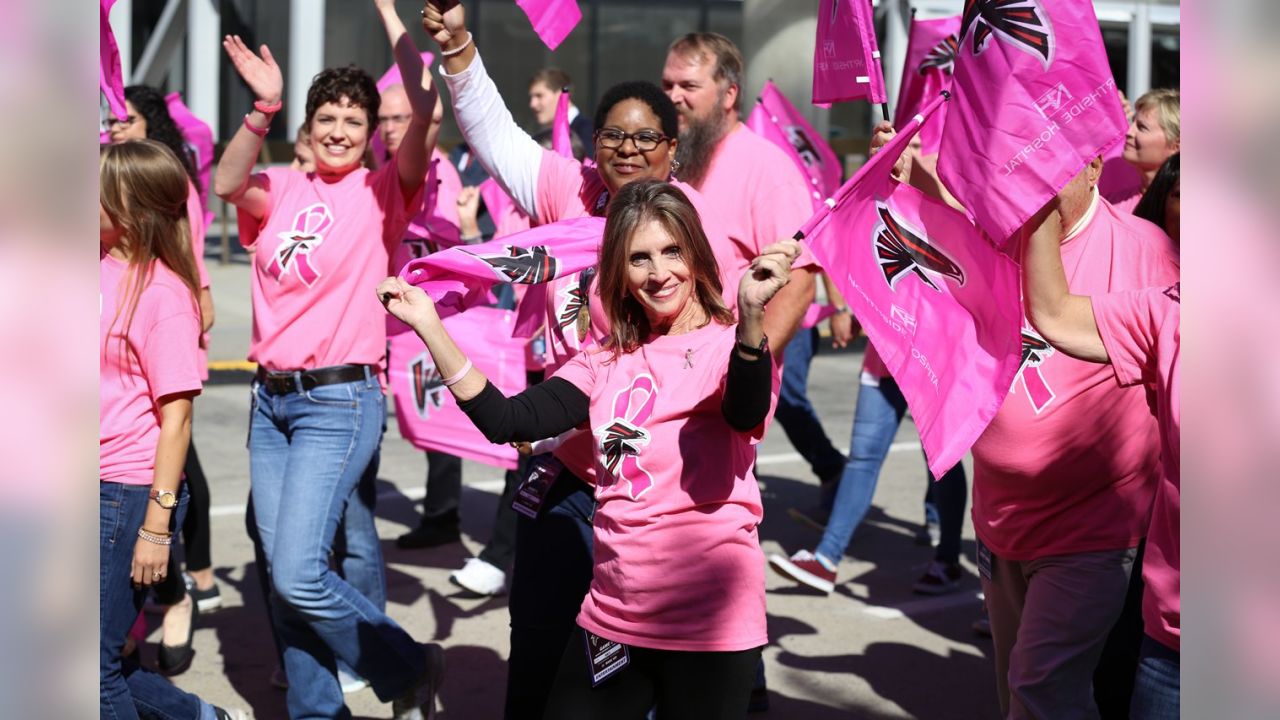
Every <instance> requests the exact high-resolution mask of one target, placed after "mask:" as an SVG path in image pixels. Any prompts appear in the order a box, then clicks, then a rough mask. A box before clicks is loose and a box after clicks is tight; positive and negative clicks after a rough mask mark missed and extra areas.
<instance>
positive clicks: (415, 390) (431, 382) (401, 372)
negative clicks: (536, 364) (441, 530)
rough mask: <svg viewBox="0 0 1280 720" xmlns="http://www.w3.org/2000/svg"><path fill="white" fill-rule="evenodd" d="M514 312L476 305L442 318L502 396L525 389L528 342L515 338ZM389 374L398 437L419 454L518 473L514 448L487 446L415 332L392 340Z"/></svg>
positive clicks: (485, 440)
mask: <svg viewBox="0 0 1280 720" xmlns="http://www.w3.org/2000/svg"><path fill="white" fill-rule="evenodd" d="M514 315H515V313H513V312H511V311H510V310H500V309H498V308H492V307H477V308H473V309H472V310H470V311H469V312H465V313H462V314H461V315H452V316H450V317H448V318H446V319H445V320H444V325H445V328H446V329H447V330H448V331H449V334H450V336H452V337H453V339H454V341H455V342H456V343H457V344H458V347H459V349H461V350H462V352H463V354H465V355H466V356H467V357H468V358H470V359H471V362H472V363H474V364H475V368H476V369H477V370H479V371H480V372H482V373H484V376H485V377H486V378H488V379H489V381H490V382H492V383H493V384H494V386H495V387H497V388H498V389H499V390H501V391H502V393H503V394H504V395H507V396H508V397H510V396H511V395H515V394H516V393H518V392H520V391H521V390H524V388H525V359H524V344H525V341H524V340H522V339H520V338H513V337H511V326H512V324H513V323H514V322H515V318H514ZM390 345H391V347H390V352H389V355H388V361H387V366H388V372H389V374H390V381H391V395H392V397H393V398H394V399H395V403H396V421H397V423H398V424H399V426H400V435H401V436H402V437H404V439H405V440H408V441H409V442H410V443H412V444H413V446H414V447H416V448H418V449H420V450H435V451H439V452H445V453H449V454H450V455H457V456H459V457H464V458H467V459H468V460H475V461H476V462H482V463H485V464H487V465H493V466H495V467H500V468H505V469H508V470H514V469H515V467H516V463H517V461H518V459H519V458H518V456H517V455H516V451H515V448H513V447H511V446H510V445H505V444H502V445H495V444H493V443H491V442H489V441H488V440H487V439H486V438H485V437H484V435H482V434H481V433H480V431H479V430H477V429H476V426H475V425H474V424H473V423H472V422H471V420H470V419H469V418H467V416H466V413H464V412H462V410H461V409H459V408H458V404H457V402H456V401H455V400H454V399H453V394H452V393H450V392H449V389H448V388H446V387H445V386H444V378H443V377H442V376H441V374H440V371H439V370H437V369H436V364H435V360H433V359H432V357H431V353H429V352H427V349H426V348H425V347H423V345H422V340H421V339H420V338H419V337H418V336H417V335H415V334H413V333H411V332H410V333H401V334H399V335H394V336H392V337H391V338H390Z"/></svg>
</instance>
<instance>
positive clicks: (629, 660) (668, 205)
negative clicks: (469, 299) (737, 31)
mask: <svg viewBox="0 0 1280 720" xmlns="http://www.w3.org/2000/svg"><path fill="white" fill-rule="evenodd" d="M799 254H800V245H799V243H796V242H795V241H790V240H787V241H783V242H780V243H775V244H773V245H770V246H769V247H766V248H764V252H763V253H762V254H761V255H760V256H759V257H757V258H755V260H753V261H752V263H751V266H750V268H749V270H748V271H747V272H745V273H744V274H743V276H742V278H741V280H740V282H739V283H738V285H737V288H738V290H737V293H736V296H737V301H738V302H737V306H738V309H739V313H738V319H737V320H736V321H735V319H734V315H733V313H731V312H730V311H729V310H728V308H727V307H726V306H725V303H724V300H723V294H724V291H723V288H722V286H721V285H720V280H719V277H720V272H719V267H718V262H717V259H716V256H715V254H714V252H713V251H712V248H711V246H710V243H708V241H707V239H706V235H705V234H704V233H703V231H702V227H701V223H700V222H699V219H698V213H697V211H696V210H695V209H694V207H693V205H692V203H691V202H690V200H689V199H688V198H687V197H686V196H685V194H684V193H683V192H681V190H680V189H679V188H678V187H677V186H676V185H675V184H673V183H666V182H660V181H655V180H642V181H638V182H634V183H628V184H626V185H625V186H623V187H622V188H621V189H619V190H618V193H617V195H616V196H615V197H614V199H613V200H612V201H611V203H610V207H609V215H608V218H607V220H606V224H605V230H604V240H603V243H602V245H601V248H600V261H599V266H598V267H599V278H600V287H601V293H600V297H601V299H602V305H603V308H602V310H603V312H604V314H605V315H606V317H607V318H608V320H609V325H610V334H609V336H608V337H607V338H605V339H604V340H603V341H602V342H601V343H599V344H597V345H595V346H593V347H590V348H586V349H584V350H583V351H582V352H580V353H578V354H577V355H575V356H574V357H573V358H572V359H570V360H569V361H568V362H567V363H565V364H563V365H561V366H560V368H559V369H558V370H557V371H556V372H555V373H554V374H553V375H552V377H551V378H550V379H548V380H547V381H545V382H543V383H541V384H539V385H535V386H533V387H532V388H530V389H528V390H525V391H524V392H522V393H520V394H519V395H517V396H515V397H512V398H506V397H504V396H503V395H502V393H501V392H499V391H498V390H497V389H496V388H495V387H494V386H493V385H492V384H491V383H489V382H488V380H486V379H485V377H484V376H483V375H482V374H481V373H480V372H479V371H477V370H475V369H474V368H473V367H472V364H471V361H470V360H468V359H467V358H466V357H465V356H464V355H463V354H462V352H461V351H460V350H459V349H458V347H457V345H455V344H454V342H453V340H452V339H451V338H450V337H449V335H448V332H447V331H446V330H445V329H444V326H443V325H442V323H441V321H440V318H439V315H437V314H436V311H435V306H434V304H433V303H432V302H431V299H430V298H429V297H428V296H427V295H426V294H425V293H424V292H423V291H422V290H421V289H420V288H417V287H414V286H412V285H409V284H408V283H406V282H404V281H403V280H401V279H399V278H387V279H386V280H384V281H383V282H382V283H381V284H380V285H379V286H378V290H377V292H378V293H379V296H380V297H381V298H382V299H383V303H384V304H385V305H386V307H387V311H388V312H390V313H391V314H392V315H394V316H395V317H396V318H398V319H400V320H401V321H403V322H405V323H406V324H408V325H409V326H410V327H412V328H413V330H414V331H415V332H416V333H417V334H418V336H419V337H420V338H422V340H423V342H424V343H425V344H426V346H427V350H428V352H430V353H431V356H432V358H433V359H434V360H435V363H436V368H437V369H438V370H439V371H440V373H441V374H442V375H444V376H445V378H446V379H445V380H444V384H445V386H446V387H448V388H449V390H450V391H451V392H452V393H453V395H454V397H455V398H456V399H457V401H458V406H459V407H460V408H462V409H463V411H465V412H466V413H467V415H468V417H469V418H470V419H471V421H472V422H473V423H475V425H476V427H477V428H479V429H480V430H481V432H483V433H484V434H485V436H486V437H487V438H488V439H489V440H490V441H491V442H511V441H526V442H527V441H532V440H536V439H539V438H544V437H550V436H554V435H556V434H557V433H560V432H563V431H565V430H567V429H569V428H573V427H576V426H579V425H583V424H585V425H586V427H587V428H588V430H587V433H588V435H589V436H590V437H592V438H594V442H593V443H592V447H593V460H594V462H595V464H596V467H597V468H599V471H600V474H599V476H598V477H597V483H596V498H597V500H598V502H599V505H598V507H597V508H596V512H595V519H594V537H595V560H596V568H595V577H594V579H593V580H592V582H591V586H590V592H589V593H588V595H587V597H586V599H585V600H584V601H583V602H582V604H581V610H580V612H579V613H578V614H577V627H576V629H574V630H573V631H572V633H573V634H572V637H571V638H570V641H569V642H568V643H567V644H566V645H565V646H564V648H563V655H562V657H561V659H560V661H559V663H558V667H557V669H556V670H555V672H553V682H552V683H551V686H550V694H551V697H550V700H549V702H548V705H547V708H546V717H553V718H622V719H624V720H639V718H643V717H645V716H646V715H647V713H648V712H649V710H650V709H651V708H653V707H654V706H656V708H657V714H658V716H659V717H663V718H700V719H701V718H713V719H714V718H741V717H743V716H744V715H745V714H746V711H747V702H748V699H749V696H750V694H751V685H752V682H753V680H754V679H755V669H756V664H757V662H758V661H759V658H760V651H761V648H762V647H763V645H764V644H765V643H766V642H767V631H766V627H765V625H766V622H765V597H764V568H763V563H762V562H761V560H762V559H763V558H762V556H761V553H760V544H759V539H758V536H757V526H758V525H759V523H760V519H761V517H762V514H763V509H762V507H761V504H760V489H759V485H758V484H757V483H756V479H755V476H754V474H753V472H752V467H753V465H754V464H755V445H756V443H758V442H759V441H760V440H761V439H762V437H763V434H764V430H765V427H766V425H767V419H768V415H769V409H770V406H771V404H772V401H773V399H774V398H776V391H777V387H778V371H777V368H776V366H775V365H774V364H773V362H772V358H771V357H770V355H769V346H768V338H766V337H765V334H764V329H763V317H764V307H765V304H766V303H768V302H769V300H770V299H771V298H772V297H774V295H775V293H777V291H778V290H779V289H780V288H782V287H783V286H784V285H786V284H787V281H788V280H789V279H790V269H791V264H792V262H793V261H794V260H795V258H796V257H797V256H798V255H799ZM707 448H715V450H716V451H715V452H707V451H706V449H707ZM510 672H515V669H514V668H512V669H511V670H510Z"/></svg>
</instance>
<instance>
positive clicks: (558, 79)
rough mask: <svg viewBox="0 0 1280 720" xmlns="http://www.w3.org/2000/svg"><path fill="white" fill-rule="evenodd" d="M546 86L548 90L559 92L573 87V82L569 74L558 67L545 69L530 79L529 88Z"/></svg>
mask: <svg viewBox="0 0 1280 720" xmlns="http://www.w3.org/2000/svg"><path fill="white" fill-rule="evenodd" d="M539 84H541V85H545V86H546V87H547V89H549V90H554V91H556V92H559V91H561V90H563V89H565V88H567V87H570V86H572V85H573V81H572V80H570V79H569V73H567V72H565V71H563V70H561V69H560V68H558V67H545V68H542V69H541V70H539V71H538V72H536V73H534V74H533V77H531V78H529V87H533V86H534V85H539Z"/></svg>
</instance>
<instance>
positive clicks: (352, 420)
mask: <svg viewBox="0 0 1280 720" xmlns="http://www.w3.org/2000/svg"><path fill="white" fill-rule="evenodd" d="M295 383H296V384H295V390H293V391H291V392H288V393H282V394H279V395H272V394H270V393H268V392H267V390H266V388H265V387H262V386H261V385H260V384H258V383H254V387H253V409H252V420H251V421H250V424H249V433H250V434H249V472H250V480H251V492H252V495H253V507H254V515H255V518H256V520H257V529H258V536H259V538H260V539H261V540H262V549H263V552H264V553H265V554H266V559H267V563H268V565H269V566H270V572H271V584H272V589H273V590H274V592H273V593H272V596H271V603H272V618H273V621H274V622H275V624H276V629H277V631H278V635H279V638H280V640H281V642H282V643H283V645H284V668H285V673H286V674H287V675H288V677H289V691H288V695H287V700H286V702H287V704H288V709H289V716H290V717H292V718H321V717H323V718H349V717H351V714H350V711H348V710H347V709H346V707H345V705H344V704H343V700H342V689H341V687H340V686H339V684H338V679H337V671H336V659H337V658H341V659H342V661H343V662H344V663H346V664H347V666H349V667H351V668H352V669H353V670H355V672H356V673H357V674H359V675H360V676H361V677H364V678H365V679H367V680H369V683H370V685H371V686H372V687H373V690H374V693H375V694H376V695H377V696H378V699H379V700H381V701H383V702H389V701H390V700H392V699H394V698H396V697H398V696H400V695H403V694H404V693H406V692H407V691H409V690H410V689H411V688H412V687H413V686H414V685H415V684H416V683H417V682H418V680H419V679H420V678H421V676H422V673H423V670H424V668H425V663H426V658H425V654H424V652H423V650H422V648H421V647H420V646H419V645H417V644H416V643H415V642H414V641H413V638H411V637H409V634H408V633H406V632H405V631H404V630H403V629H401V628H400V626H399V625H397V624H396V623H395V622H394V621H393V620H391V618H389V617H387V615H386V613H384V612H383V611H382V610H380V609H379V608H378V607H377V606H376V605H375V604H374V603H373V602H371V601H370V600H369V598H367V597H365V596H364V594H362V593H361V592H360V590H357V589H356V588H354V587H352V585H351V584H350V583H349V582H347V581H346V580H344V579H343V578H342V577H341V576H340V575H339V574H338V573H336V572H334V571H332V570H331V569H330V568H329V553H330V550H331V549H332V547H333V537H334V534H335V533H336V532H337V529H338V522H339V520H341V519H342V516H343V512H344V511H345V510H346V507H347V501H348V499H349V498H350V497H351V495H352V492H353V491H355V489H356V486H357V485H358V484H359V482H360V479H361V477H362V476H363V475H364V474H365V472H366V470H367V469H368V467H369V464H370V463H371V462H372V461H373V458H374V455H375V454H376V453H377V451H378V448H379V445H380V443H381V442H382V428H383V420H384V418H385V415H386V398H385V397H384V396H383V394H382V389H381V388H380V387H379V385H378V380H377V378H376V377H374V376H372V375H369V376H367V377H366V378H365V379H364V380H360V381H356V382H349V383H339V384H334V385H323V386H320V387H317V388H313V389H312V390H304V389H303V388H302V384H301V376H300V375H297V376H295Z"/></svg>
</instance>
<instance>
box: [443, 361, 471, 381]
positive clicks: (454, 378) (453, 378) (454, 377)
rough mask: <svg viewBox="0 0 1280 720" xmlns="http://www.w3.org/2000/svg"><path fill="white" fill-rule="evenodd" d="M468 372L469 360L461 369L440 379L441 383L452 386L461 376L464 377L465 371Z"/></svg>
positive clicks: (469, 369)
mask: <svg viewBox="0 0 1280 720" xmlns="http://www.w3.org/2000/svg"><path fill="white" fill-rule="evenodd" d="M469 372H471V361H470V360H468V361H467V362H466V364H465V365H463V366H462V369H461V370H459V371H458V372H456V373H454V374H452V375H450V376H449V377H447V378H445V379H444V380H443V381H442V383H443V384H444V386H445V387H453V386H454V385H457V384H458V383H459V382H461V381H462V378H464V377H466V376H467V373H469Z"/></svg>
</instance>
